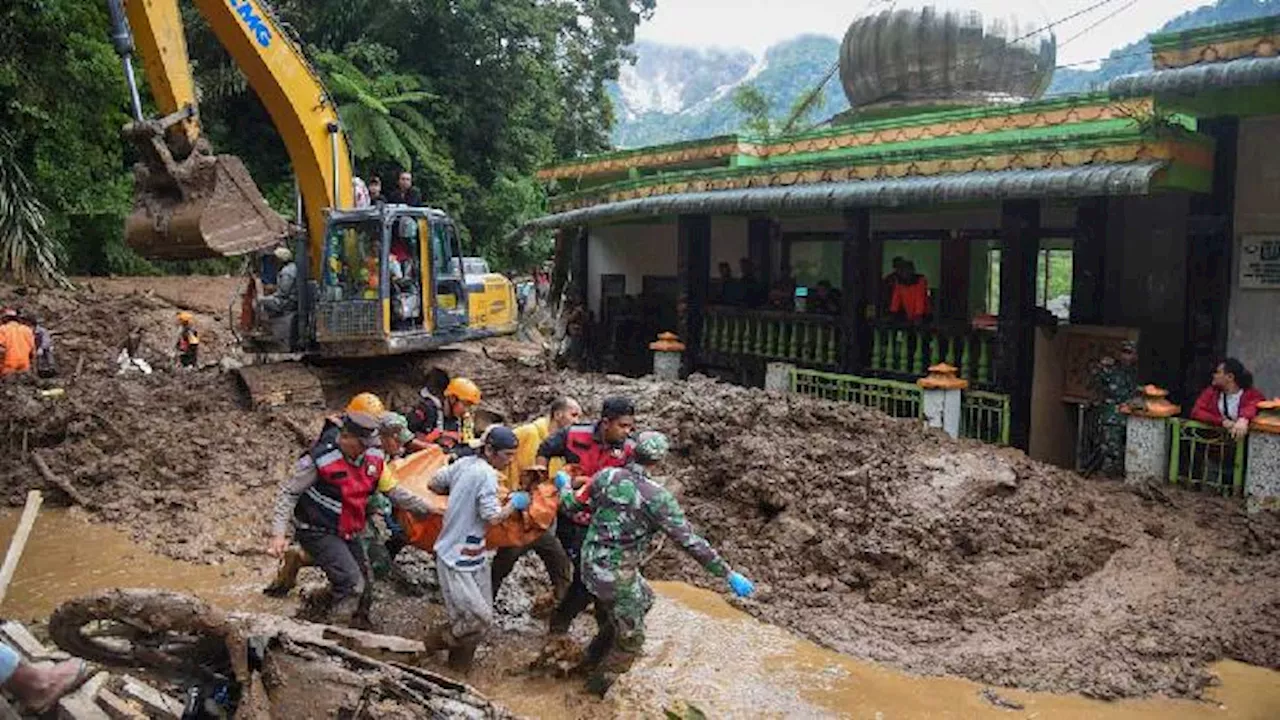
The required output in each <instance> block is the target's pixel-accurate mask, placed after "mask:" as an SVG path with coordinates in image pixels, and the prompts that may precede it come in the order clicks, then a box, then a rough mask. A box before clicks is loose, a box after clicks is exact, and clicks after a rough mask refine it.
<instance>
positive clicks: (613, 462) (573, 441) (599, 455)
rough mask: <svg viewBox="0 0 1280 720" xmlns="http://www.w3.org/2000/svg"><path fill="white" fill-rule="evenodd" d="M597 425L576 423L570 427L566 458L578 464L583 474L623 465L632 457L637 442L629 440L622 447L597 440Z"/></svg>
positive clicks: (589, 474) (592, 473) (566, 440)
mask: <svg viewBox="0 0 1280 720" xmlns="http://www.w3.org/2000/svg"><path fill="white" fill-rule="evenodd" d="M595 431H596V426H595V425H574V426H573V427H571V428H569V433H568V437H567V438H566V439H565V447H566V448H567V449H568V451H569V452H568V455H567V456H566V457H565V460H567V461H569V462H570V463H572V464H574V465H577V466H578V469H579V471H580V473H581V474H583V475H586V476H587V477H591V476H592V475H595V474H596V473H598V472H600V471H601V470H603V469H605V468H611V467H622V466H623V465H626V464H627V462H628V461H629V460H630V459H631V454H632V453H633V452H634V451H635V443H633V442H631V441H630V440H627V441H626V442H624V443H623V445H622V447H620V448H613V447H609V445H608V444H606V443H603V442H599V441H597V440H596V433H595Z"/></svg>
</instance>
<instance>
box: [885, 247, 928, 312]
mask: <svg viewBox="0 0 1280 720" xmlns="http://www.w3.org/2000/svg"><path fill="white" fill-rule="evenodd" d="M894 275H895V277H894V284H893V297H892V298H891V299H890V300H889V312H890V313H891V314H895V315H898V316H899V317H901V318H902V319H903V320H905V321H906V322H907V323H910V324H912V325H918V324H919V323H921V322H924V319H925V317H926V316H927V315H928V314H929V281H928V280H925V277H924V276H923V275H921V274H919V273H917V272H916V266H915V263H913V262H911V261H910V260H903V261H902V264H900V265H898V267H897V271H896V272H895V273H894Z"/></svg>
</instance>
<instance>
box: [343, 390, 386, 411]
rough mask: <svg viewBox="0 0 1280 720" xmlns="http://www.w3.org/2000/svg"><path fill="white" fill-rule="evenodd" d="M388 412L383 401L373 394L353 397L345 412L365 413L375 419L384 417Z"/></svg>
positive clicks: (367, 393)
mask: <svg viewBox="0 0 1280 720" xmlns="http://www.w3.org/2000/svg"><path fill="white" fill-rule="evenodd" d="M386 411H387V408H386V406H384V405H383V404H382V399H381V398H379V397H378V396H377V395H374V394H373V393H371V392H362V393H360V394H359V395H356V396H354V397H352V398H351V402H348V403H347V407H346V409H345V410H344V412H347V413H363V414H365V415H372V416H373V417H382V414H383V413H385V412H386Z"/></svg>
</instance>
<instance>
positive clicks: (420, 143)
mask: <svg viewBox="0 0 1280 720" xmlns="http://www.w3.org/2000/svg"><path fill="white" fill-rule="evenodd" d="M387 121H388V122H389V123H390V124H391V127H392V128H393V129H394V130H395V131H396V135H397V136H399V138H400V140H401V142H403V143H404V144H405V145H407V146H408V149H409V150H411V151H412V153H413V155H414V156H415V157H416V158H417V159H418V161H419V162H420V163H421V164H429V163H430V162H431V161H432V160H438V158H439V156H440V153H439V152H437V151H436V149H435V147H433V144H432V142H431V140H430V139H429V138H425V137H423V136H422V134H421V133H419V132H418V131H417V130H416V129H414V128H413V127H412V126H411V125H409V123H407V122H405V121H404V120H401V119H400V118H398V117H396V116H394V115H392V116H391V117H390V118H388V119H387Z"/></svg>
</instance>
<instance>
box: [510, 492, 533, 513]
mask: <svg viewBox="0 0 1280 720" xmlns="http://www.w3.org/2000/svg"><path fill="white" fill-rule="evenodd" d="M530 501H531V498H530V497H529V493H527V492H525V491H523V490H518V491H516V492H513V493H511V507H513V508H515V509H517V510H528V509H529V502H530Z"/></svg>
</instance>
